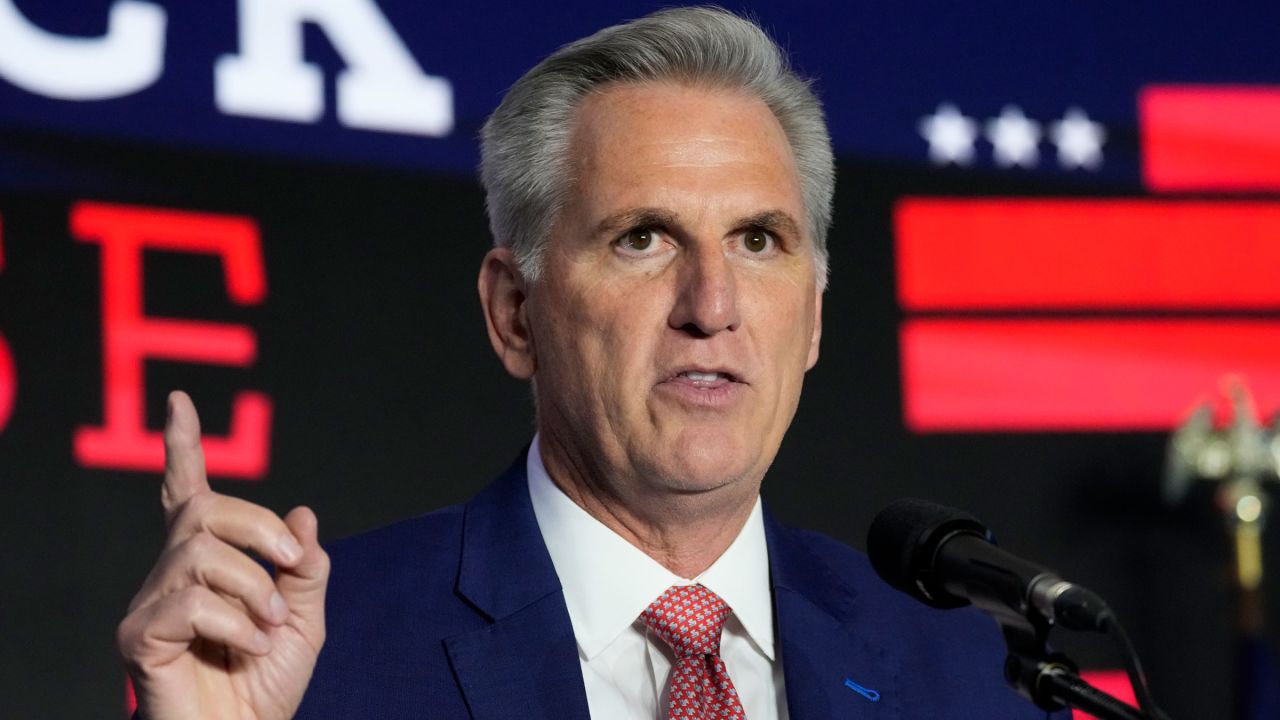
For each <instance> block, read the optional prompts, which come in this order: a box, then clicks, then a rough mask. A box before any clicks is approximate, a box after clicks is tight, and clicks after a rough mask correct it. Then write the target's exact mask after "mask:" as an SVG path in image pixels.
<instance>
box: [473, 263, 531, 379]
mask: <svg viewBox="0 0 1280 720" xmlns="http://www.w3.org/2000/svg"><path fill="white" fill-rule="evenodd" d="M477 287H478V289H479V291H480V307H481V308H482V309H483V310H484V321H485V325H487V326H488V328H489V342H491V343H493V351H494V352H495V353H497V354H498V359H499V360H501V361H502V365H503V367H505V368H506V369H507V372H509V373H511V376H512V377H514V378H516V379H519V380H528V379H529V378H531V377H533V371H534V369H535V368H536V367H537V362H536V360H535V354H534V350H533V336H532V335H531V334H530V332H529V323H528V322H527V319H526V316H525V305H526V303H525V301H526V300H528V293H527V288H526V286H525V282H524V278H523V277H522V276H521V275H520V270H519V268H517V267H516V261H515V256H514V255H512V253H511V248H505V247H499V248H493V249H492V250H490V251H489V252H488V253H486V254H485V256H484V260H483V261H482V262H481V263H480V278H479V281H478V282H477Z"/></svg>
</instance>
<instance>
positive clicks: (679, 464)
mask: <svg viewBox="0 0 1280 720" xmlns="http://www.w3.org/2000/svg"><path fill="white" fill-rule="evenodd" d="M656 461H657V462H656V463H655V464H656V465H657V466H658V467H657V468H655V469H656V470H658V472H657V474H658V475H659V476H661V477H662V478H663V479H664V480H665V481H666V483H667V484H668V485H669V486H670V487H672V488H676V489H680V490H684V491H686V492H705V491H709V490H715V489H717V488H721V487H725V486H728V485H734V484H738V483H741V482H743V481H752V482H754V483H757V484H758V482H759V480H760V478H759V477H757V475H763V468H759V467H757V465H758V461H759V445H755V444H750V443H747V442H746V441H745V439H744V438H743V436H742V434H740V433H726V432H724V431H722V430H712V431H706V430H702V431H690V430H686V431H685V432H682V433H681V434H680V436H679V438H678V439H677V440H676V442H674V443H672V444H671V445H670V446H669V448H668V449H667V450H666V451H665V452H663V454H662V456H661V457H659V458H656ZM765 467H767V465H766V466H765Z"/></svg>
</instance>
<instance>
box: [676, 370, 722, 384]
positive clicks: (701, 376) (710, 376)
mask: <svg viewBox="0 0 1280 720" xmlns="http://www.w3.org/2000/svg"><path fill="white" fill-rule="evenodd" d="M680 374H681V375H682V376H684V377H687V378H689V379H690V380H692V381H694V382H715V381H716V380H719V379H720V373H703V372H682V373H680Z"/></svg>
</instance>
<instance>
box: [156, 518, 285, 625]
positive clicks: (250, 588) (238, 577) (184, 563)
mask: <svg viewBox="0 0 1280 720" xmlns="http://www.w3.org/2000/svg"><path fill="white" fill-rule="evenodd" d="M195 585H203V586H205V587H208V588H209V589H210V590H213V591H214V592H216V593H218V594H219V596H221V597H222V598H223V599H224V600H227V601H228V602H229V603H230V604H231V605H232V606H233V607H236V608H237V609H241V608H245V609H248V611H250V612H252V613H253V614H254V615H255V616H257V617H258V618H259V619H261V620H262V621H263V622H264V623H265V624H270V625H280V624H282V623H284V621H285V620H288V619H289V606H288V605H287V604H286V603H285V600H284V598H283V597H282V596H281V595H280V593H279V592H278V591H277V590H276V585H275V582H274V581H273V580H272V579H271V576H270V575H269V574H268V573H267V571H266V569H264V568H263V567H262V566H261V565H259V564H258V563H256V562H254V561H253V560H252V559H250V558H249V556H248V555H245V554H244V553H243V552H241V551H239V550H237V549H236V548H233V547H231V546H230V545H228V544H226V543H225V542H223V541H221V540H219V539H217V538H215V537H214V536H213V535H212V534H210V533H198V534H196V535H194V536H192V537H191V538H189V539H187V540H186V541H185V542H183V543H182V544H180V545H178V546H176V547H174V548H171V549H169V550H167V551H166V552H165V553H164V555H162V556H161V558H160V560H159V562H157V563H156V567H155V569H154V570H153V571H152V573H151V576H149V577H148V578H147V581H146V582H145V583H144V585H143V587H144V590H143V592H142V593H139V596H140V600H139V601H138V604H143V603H146V602H151V601H153V600H152V598H158V597H162V596H165V595H170V594H173V593H177V592H181V591H182V590H185V589H187V588H189V587H192V586H195Z"/></svg>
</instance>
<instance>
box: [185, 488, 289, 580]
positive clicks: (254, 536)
mask: <svg viewBox="0 0 1280 720" xmlns="http://www.w3.org/2000/svg"><path fill="white" fill-rule="evenodd" d="M202 532H207V533H211V534H212V535H213V536H214V537H216V538H217V539H219V540H221V541H223V542H224V543H227V544H229V545H231V546H232V547H236V548H241V549H245V550H252V551H253V552H255V553H257V554H258V555H260V556H262V557H263V558H265V559H267V560H269V561H271V562H272V563H274V564H276V565H277V566H280V567H293V566H294V565H295V564H296V563H297V562H298V561H299V560H301V559H302V554H303V553H302V546H301V545H300V544H299V543H298V539H297V538H295V537H294V536H293V533H292V532H291V531H290V530H289V527H288V526H287V525H285V524H284V521H283V520H281V519H280V518H279V516H277V515H276V514H275V513H273V512H271V511H270V510H268V509H266V508H264V507H262V506H260V505H254V504H253V503H251V502H249V501H247V500H241V499H240V498H234V497H231V496H229V495H219V494H218V493H214V492H204V493H200V494H198V495H195V496H193V497H191V498H189V499H188V500H187V501H186V503H184V504H183V505H182V507H181V508H179V510H178V513H177V515H176V516H175V517H174V518H173V521H172V525H171V526H170V528H169V541H168V545H167V547H170V548H173V547H177V546H178V545H180V544H182V543H183V542H186V541H187V540H188V539H190V538H191V537H193V536H195V535H196V534H198V533H202Z"/></svg>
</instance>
